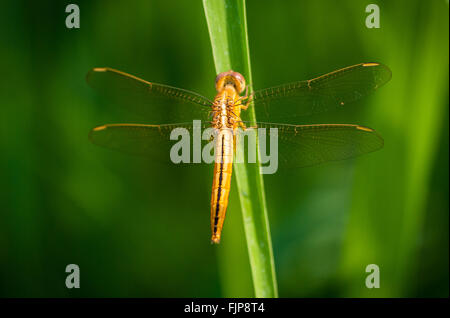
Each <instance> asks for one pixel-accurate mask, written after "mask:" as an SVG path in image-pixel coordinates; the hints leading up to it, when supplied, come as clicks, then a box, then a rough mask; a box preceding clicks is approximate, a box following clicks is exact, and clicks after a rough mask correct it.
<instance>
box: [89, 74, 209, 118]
mask: <svg viewBox="0 0 450 318" xmlns="http://www.w3.org/2000/svg"><path fill="white" fill-rule="evenodd" d="M86 80H87V82H88V84H89V85H90V86H92V87H93V88H94V89H96V90H97V91H99V92H100V93H101V94H102V95H104V96H106V97H110V99H111V101H112V102H114V103H116V102H117V103H118V104H119V106H120V107H123V108H125V109H127V110H130V111H131V112H133V113H136V114H138V115H141V116H143V118H144V119H145V120H146V122H148V123H161V122H177V121H189V120H194V119H201V120H206V121H208V120H209V112H210V111H211V108H210V105H211V104H212V102H211V101H209V100H208V99H207V98H205V97H203V96H202V95H199V94H197V93H194V92H191V91H188V90H184V89H181V88H176V87H172V86H168V85H163V84H157V83H150V82H147V81H144V80H142V79H140V78H138V77H136V76H133V75H130V74H127V73H124V72H121V71H117V70H114V69H112V68H107V67H105V68H93V69H92V70H90V71H89V73H88V74H87V77H86Z"/></svg>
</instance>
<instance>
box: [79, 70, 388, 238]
mask: <svg viewBox="0 0 450 318" xmlns="http://www.w3.org/2000/svg"><path fill="white" fill-rule="evenodd" d="M390 78H391V71H390V69H389V68H388V67H387V66H385V65H383V64H380V63H361V64H357V65H353V66H349V67H345V68H342V69H339V70H337V71H334V72H331V73H328V74H325V75H322V76H319V77H316V78H314V79H311V80H305V81H298V82H293V83H288V84H283V85H279V86H275V87H271V88H266V89H262V90H257V91H254V92H252V93H250V94H248V93H247V92H248V87H247V85H246V82H245V79H244V77H243V76H242V75H241V74H240V73H238V72H234V71H232V70H230V71H227V72H223V73H220V74H219V75H218V76H217V77H216V81H215V87H216V90H217V95H216V96H215V98H214V100H212V101H211V100H209V99H208V98H206V97H204V96H202V95H200V94H197V93H195V92H192V91H188V90H185V89H181V88H176V87H172V86H168V85H163V84H157V83H153V82H148V81H145V80H143V79H140V78H138V77H136V76H133V75H130V74H127V73H124V72H121V71H118V70H115V69H112V68H106V67H105V68H93V69H92V70H91V71H89V73H88V74H87V82H88V83H89V85H90V86H92V87H93V88H95V89H96V90H98V91H100V92H101V93H103V94H105V95H109V96H110V97H112V98H114V99H116V100H117V101H119V104H121V105H123V107H125V108H127V109H128V110H131V111H134V112H135V113H138V114H140V115H142V116H143V118H145V119H146V120H149V121H150V120H153V121H155V120H159V119H157V116H158V114H162V116H163V119H161V120H167V121H169V123H167V124H157V125H156V124H155V125H154V124H108V125H102V126H98V127H96V128H94V129H92V130H91V132H90V134H89V137H90V140H91V141H92V142H93V143H94V144H97V145H100V146H104V147H107V148H111V149H115V150H119V151H122V152H125V153H131V154H137V155H145V156H148V157H151V158H157V157H161V156H162V157H164V158H166V159H167V158H168V157H169V151H170V150H169V147H170V145H171V144H172V143H173V142H172V143H171V142H170V134H171V131H172V130H173V129H174V128H177V127H183V128H186V129H188V130H189V131H192V130H193V123H192V119H200V120H202V127H213V128H216V129H217V130H218V133H217V135H215V137H214V140H213V142H214V143H215V149H216V150H218V151H216V153H215V163H214V178H213V186H212V194H211V232H212V234H211V242H212V243H219V242H220V238H221V233H222V228H223V222H224V220H225V213H226V210H227V206H228V196H229V193H230V184H231V174H232V164H233V154H234V152H235V147H234V146H233V145H234V142H235V139H234V131H235V130H236V129H238V128H243V129H246V125H245V122H243V121H242V120H241V110H244V111H245V110H246V109H247V108H248V107H249V106H251V107H254V108H255V112H256V117H257V118H258V119H261V118H264V119H269V121H274V120H283V121H284V122H287V123H284V124H278V123H277V124H274V123H269V122H257V123H256V127H264V128H276V129H277V131H278V151H279V156H280V159H279V164H280V165H286V166H295V167H302V166H311V165H315V164H320V163H324V162H328V161H336V160H342V159H347V158H352V157H356V156H359V155H362V154H365V153H369V152H372V151H375V150H378V149H380V148H382V147H383V139H382V138H381V137H380V136H379V135H378V134H377V133H376V132H375V130H373V129H371V128H367V127H363V126H360V125H350V124H348V125H347V124H315V125H295V124H289V123H288V122H289V121H295V120H296V119H297V118H298V116H304V115H312V114H317V113H320V112H324V111H327V110H330V109H333V108H338V107H341V106H344V105H346V104H347V103H350V102H353V101H356V100H358V99H360V98H362V97H363V96H366V95H368V94H369V93H370V92H372V91H374V90H376V89H378V88H379V87H381V86H382V85H383V84H385V83H386V82H388V81H389V80H390ZM244 92H246V93H245V95H244ZM179 119H181V120H183V122H182V123H177V120H179ZM187 121H190V122H189V123H186V122H187ZM251 128H255V126H254V125H253V126H252V127H251ZM225 159H226V160H225Z"/></svg>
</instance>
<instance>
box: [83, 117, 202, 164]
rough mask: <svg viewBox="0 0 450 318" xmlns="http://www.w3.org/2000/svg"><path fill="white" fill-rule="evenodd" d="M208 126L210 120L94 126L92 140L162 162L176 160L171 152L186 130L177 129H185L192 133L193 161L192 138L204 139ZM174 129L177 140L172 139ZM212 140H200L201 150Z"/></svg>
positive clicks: (100, 144) (190, 140) (191, 139)
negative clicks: (166, 123)
mask: <svg viewBox="0 0 450 318" xmlns="http://www.w3.org/2000/svg"><path fill="white" fill-rule="evenodd" d="M209 126H210V125H209V124H208V123H202V124H201V125H198V126H194V125H193V123H192V122H191V123H180V124H168V125H141V124H109V125H103V126H98V127H96V128H94V129H92V130H91V132H90V133H89V139H90V140H91V141H92V142H93V143H94V144H96V145H99V146H102V147H105V148H109V149H113V150H117V151H120V152H123V153H127V154H132V155H139V156H145V157H148V158H151V159H152V160H154V161H155V162H159V163H173V161H172V160H171V158H170V151H171V148H172V147H173V146H174V144H175V143H177V142H178V141H180V140H181V138H182V137H181V134H182V133H183V132H182V131H180V130H178V131H175V129H185V130H186V132H187V133H188V134H189V139H188V147H189V152H190V158H191V162H192V160H193V146H192V145H193V138H195V137H198V138H201V137H202V133H203V131H204V129H206V128H208V127H209ZM172 132H174V140H171V139H170V138H171V134H172ZM196 134H197V135H196ZM197 140H199V139H197ZM209 141H210V140H199V142H200V147H201V149H203V147H204V146H205V145H206V144H207V143H208V142H209Z"/></svg>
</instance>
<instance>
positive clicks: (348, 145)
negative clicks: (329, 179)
mask: <svg viewBox="0 0 450 318" xmlns="http://www.w3.org/2000/svg"><path fill="white" fill-rule="evenodd" d="M257 127H258V128H266V133H267V134H266V136H267V137H266V143H267V145H268V146H267V147H266V149H268V150H269V151H273V150H274V149H273V148H272V144H273V141H270V137H271V136H274V134H275V133H277V136H278V163H279V166H280V167H306V166H313V165H317V164H321V163H325V162H329V161H338V160H343V159H349V158H353V157H357V156H359V155H362V154H366V153H369V152H372V151H375V150H378V149H380V148H382V147H383V144H384V142H383V138H381V136H380V135H378V134H377V133H376V132H375V130H373V129H371V128H367V127H363V126H359V125H344V124H329V125H328V124H324V125H283V124H270V123H258V124H257ZM271 129H275V130H271ZM269 141H270V144H269ZM266 153H268V152H267V151H266Z"/></svg>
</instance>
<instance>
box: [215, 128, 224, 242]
mask: <svg viewBox="0 0 450 318" xmlns="http://www.w3.org/2000/svg"><path fill="white" fill-rule="evenodd" d="M224 139H225V135H222V150H221V152H222V156H221V158H220V171H219V188H218V190H217V204H216V212H215V213H214V234H216V232H217V223H218V222H219V208H220V194H221V192H222V178H223V153H224V150H223V145H224Z"/></svg>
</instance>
